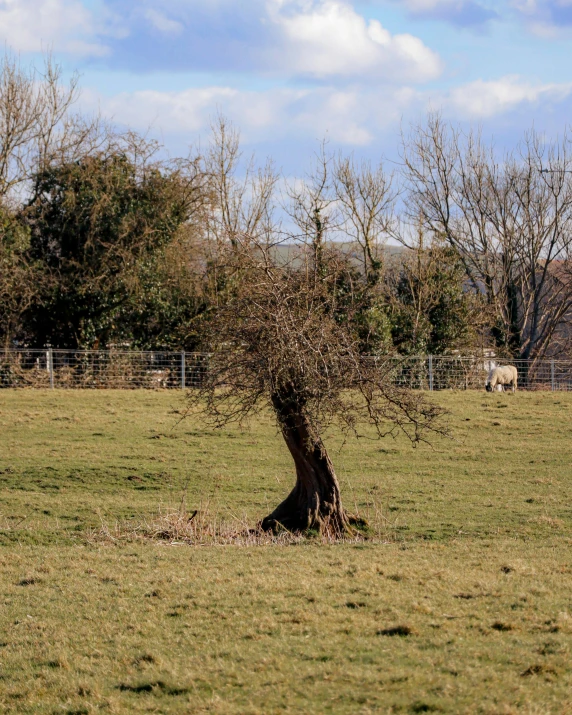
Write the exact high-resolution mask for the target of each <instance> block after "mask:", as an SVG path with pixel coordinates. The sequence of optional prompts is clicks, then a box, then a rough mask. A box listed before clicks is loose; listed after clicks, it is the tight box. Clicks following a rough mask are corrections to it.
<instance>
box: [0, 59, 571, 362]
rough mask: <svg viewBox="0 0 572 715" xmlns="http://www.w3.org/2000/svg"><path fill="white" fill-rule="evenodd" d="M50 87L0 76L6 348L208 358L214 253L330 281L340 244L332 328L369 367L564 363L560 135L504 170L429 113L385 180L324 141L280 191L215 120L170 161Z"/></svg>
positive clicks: (44, 76) (476, 141)
mask: <svg viewBox="0 0 572 715" xmlns="http://www.w3.org/2000/svg"><path fill="white" fill-rule="evenodd" d="M61 80H62V73H61V70H60V68H59V67H58V66H57V65H56V64H54V62H53V61H52V60H51V58H49V57H48V58H47V59H46V62H45V65H44V67H43V68H42V70H41V71H40V70H36V69H34V68H26V67H24V66H22V65H21V64H20V63H19V61H18V60H16V59H15V58H14V57H11V56H10V55H7V56H5V57H4V59H3V61H2V63H1V65H0V300H1V304H0V340H1V341H2V345H3V346H4V347H5V348H9V347H13V346H27V347H33V348H43V347H46V346H52V347H57V348H109V347H114V346H115V347H119V346H121V347H130V348H137V349H153V350H155V349H169V350H171V349H172V350H181V349H184V350H197V349H201V347H202V345H201V335H202V333H203V331H202V326H204V324H205V321H209V320H210V318H211V316H212V315H213V312H214V311H216V309H217V308H218V307H220V306H221V305H223V304H225V302H226V301H227V300H228V298H229V296H232V294H233V291H234V290H235V287H236V286H235V285H234V283H233V281H235V280H237V278H236V276H234V275H233V274H232V272H229V270H227V268H226V266H225V262H224V260H222V259H221V256H222V255H227V253H226V249H227V248H228V247H231V249H232V250H234V251H235V252H240V251H241V247H243V246H244V241H250V242H254V243H255V244H257V245H260V246H263V245H264V246H265V247H266V248H267V249H270V250H269V251H267V250H265V251H264V255H265V256H268V255H271V256H272V257H273V260H275V261H282V262H286V264H287V263H288V262H292V264H293V265H294V264H295V262H296V260H298V259H297V257H296V255H297V250H298V249H297V247H300V246H305V247H306V248H307V249H308V250H309V251H310V254H311V255H312V265H313V270H316V271H318V272H319V271H323V272H324V275H325V274H326V273H327V271H328V261H329V260H330V259H329V256H330V254H331V251H330V249H331V247H332V246H334V247H336V246H337V247H338V248H339V249H340V250H338V251H337V253H338V254H340V253H341V254H342V255H343V256H344V257H345V260H346V261H347V263H348V268H349V269H348V270H345V271H344V272H343V280H342V279H340V281H338V282H336V281H334V282H333V283H332V282H329V283H328V284H329V285H330V284H331V285H333V286H334V287H333V288H332V290H335V291H336V296H337V299H336V301H337V302H336V305H337V306H338V307H337V309H336V310H337V319H338V320H340V321H344V320H346V321H347V320H351V321H352V325H353V329H354V330H355V334H356V336H357V339H358V340H359V341H360V344H361V349H362V352H364V353H366V354H387V353H392V352H398V353H401V354H419V353H434V354H439V353H446V352H451V351H461V352H471V351H474V350H475V349H481V348H494V349H495V350H496V351H497V352H500V353H503V352H504V353H507V354H509V355H512V356H514V357H525V358H529V357H536V356H541V355H544V354H545V353H546V352H547V351H549V350H550V351H552V352H553V353H554V354H556V353H557V352H562V351H566V350H567V349H568V342H567V340H568V338H567V330H566V326H567V321H568V313H569V311H570V307H571V305H572V281H571V280H569V268H570V263H569V261H568V259H569V250H570V245H571V242H572V230H571V229H572V182H571V180H570V177H571V175H570V171H572V166H571V165H570V159H569V143H568V139H567V137H566V136H565V137H564V138H563V139H562V140H561V141H560V143H559V144H558V145H557V146H552V145H548V144H546V143H545V142H542V141H540V139H539V137H538V136H536V135H535V134H530V135H527V136H526V137H525V138H524V140H523V143H522V144H521V146H520V147H519V149H518V151H517V152H515V153H514V154H511V155H506V156H503V157H502V158H501V159H498V158H497V156H496V155H495V153H494V151H493V148H492V147H491V146H488V145H486V144H485V143H484V142H483V140H482V139H481V137H480V136H478V135H477V134H470V135H468V136H465V135H463V134H461V133H460V132H459V131H457V130H456V129H454V128H450V127H447V126H446V125H445V124H444V123H443V121H442V120H441V119H440V118H439V117H430V118H429V119H428V121H427V123H426V124H425V125H424V126H419V127H416V128H413V129H412V130H411V133H410V135H409V136H408V137H406V138H405V139H404V142H403V147H402V166H401V167H400V171H399V172H398V173H397V174H391V173H389V172H387V171H386V169H385V167H384V166H383V165H382V164H379V165H378V166H376V167H374V166H372V165H371V164H369V163H367V162H357V161H356V160H354V159H353V158H352V157H344V156H341V155H335V154H333V153H330V152H329V148H328V147H327V145H322V146H321V148H320V149H319V151H318V152H317V154H316V156H315V157H314V159H313V163H312V168H311V170H310V172H309V173H308V175H306V176H305V178H304V180H299V181H294V182H288V181H287V180H285V179H284V178H283V177H281V176H280V174H279V173H278V172H277V171H276V170H275V169H274V167H273V165H272V164H271V163H267V164H266V165H264V166H262V167H257V166H256V165H255V164H254V163H253V162H246V161H245V160H244V157H243V156H242V154H241V150H240V145H239V137H238V134H237V132H236V131H235V130H234V129H233V128H232V126H230V125H229V124H228V123H227V122H226V121H225V120H224V119H223V118H218V119H217V120H216V122H215V123H214V125H213V128H212V133H211V136H210V140H209V142H208V144H207V145H206V148H205V150H204V151H201V152H199V151H191V152H190V153H189V155H188V156H186V157H182V158H177V159H166V158H165V156H166V151H165V149H164V147H162V146H161V145H160V144H158V143H157V142H155V141H153V140H150V139H148V138H147V137H144V136H139V135H137V134H136V133H133V132H120V131H119V130H118V129H116V128H115V127H113V126H111V125H109V124H108V123H106V122H104V121H102V120H101V118H99V117H86V116H84V115H81V114H78V113H76V112H75V111H74V106H75V102H76V99H77V96H78V84H77V78H73V79H72V81H71V83H70V84H69V85H68V86H67V87H63V85H62V82H61ZM388 241H389V243H390V244H391V245H394V246H402V247H403V249H402V250H401V251H396V250H393V251H390V250H388V249H387V244H388ZM222 247H224V249H225V250H224V251H221V248H222ZM340 275H342V274H340ZM356 295H359V298H360V299H359V301H358V302H356V301H355V300H353V299H352V300H350V298H349V297H348V296H356ZM350 303H351V305H352V306H355V305H357V304H358V303H359V306H360V309H359V311H357V312H356V310H353V309H352V310H351V311H350V310H347V311H345V312H344V305H346V304H347V305H350Z"/></svg>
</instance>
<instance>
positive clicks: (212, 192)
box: [204, 115, 278, 249]
mask: <svg viewBox="0 0 572 715" xmlns="http://www.w3.org/2000/svg"><path fill="white" fill-rule="evenodd" d="M204 172H205V176H206V178H207V182H208V188H209V197H210V202H211V212H210V216H209V220H208V223H207V234H208V237H209V238H210V239H214V242H215V243H217V244H218V243H221V242H222V243H225V242H227V241H229V242H230V243H231V245H232V246H234V248H235V249H236V248H238V241H239V237H240V236H244V235H248V236H252V237H253V238H255V239H256V240H261V239H262V237H263V236H264V235H267V234H268V232H269V230H270V228H271V227H272V226H273V217H272V208H273V203H272V197H273V195H274V191H275V187H276V183H277V181H278V176H277V174H276V172H275V171H274V167H273V165H272V162H270V161H269V162H267V163H266V165H265V166H264V167H263V168H259V169H257V168H255V166H254V158H251V159H250V160H249V161H247V162H246V163H245V164H244V165H243V164H242V152H241V149H240V133H239V132H238V130H237V129H235V127H234V126H233V125H232V124H231V123H230V122H229V121H228V120H227V119H226V118H225V117H223V116H221V115H219V116H218V117H217V119H216V121H215V122H213V124H212V127H211V141H210V144H209V147H208V150H207V151H206V154H205V157H204ZM241 174H242V175H241Z"/></svg>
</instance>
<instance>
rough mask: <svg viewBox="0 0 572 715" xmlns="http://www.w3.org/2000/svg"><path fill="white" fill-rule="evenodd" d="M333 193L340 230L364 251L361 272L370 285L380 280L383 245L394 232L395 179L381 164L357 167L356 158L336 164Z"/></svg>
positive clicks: (362, 252) (345, 159) (348, 158)
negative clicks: (339, 219) (373, 166)
mask: <svg viewBox="0 0 572 715" xmlns="http://www.w3.org/2000/svg"><path fill="white" fill-rule="evenodd" d="M333 184H334V191H335V197H336V200H337V202H338V206H339V211H340V214H341V218H342V221H341V230H342V232H343V233H344V234H345V235H346V236H347V237H348V238H349V239H350V240H351V241H354V242H355V243H357V244H358V245H359V246H360V248H361V254H362V255H361V263H362V271H363V275H364V276H365V278H366V280H367V281H368V283H369V284H370V285H375V284H376V283H378V281H379V280H380V278H381V274H382V264H383V255H382V251H383V245H384V244H385V242H386V241H387V239H388V238H389V237H390V236H392V235H393V234H394V231H395V216H394V211H395V201H396V198H397V191H396V190H395V188H394V177H393V175H391V174H387V173H386V172H385V170H384V168H383V165H382V164H381V163H380V164H379V165H378V166H377V167H375V168H372V166H371V164H370V163H369V162H365V161H364V162H362V163H361V164H358V163H357V162H356V161H355V160H354V159H353V157H342V156H340V157H339V158H338V159H337V160H336V162H335V168H334V179H333Z"/></svg>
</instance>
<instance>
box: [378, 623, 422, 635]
mask: <svg viewBox="0 0 572 715" xmlns="http://www.w3.org/2000/svg"><path fill="white" fill-rule="evenodd" d="M414 633H415V631H414V629H413V628H411V626H407V625H399V626H391V627H390V628H382V629H381V630H379V631H378V632H377V634H378V635H379V636H411V635H413V634H414Z"/></svg>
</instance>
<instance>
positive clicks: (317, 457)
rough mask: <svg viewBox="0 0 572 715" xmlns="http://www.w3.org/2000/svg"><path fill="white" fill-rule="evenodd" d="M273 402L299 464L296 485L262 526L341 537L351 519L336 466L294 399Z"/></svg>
mask: <svg viewBox="0 0 572 715" xmlns="http://www.w3.org/2000/svg"><path fill="white" fill-rule="evenodd" d="M272 404H273V407H274V409H275V411H276V414H277V416H278V420H279V422H280V426H281V429H282V435H283V437H284V440H285V442H286V444H287V446H288V449H289V450H290V454H291V455H292V458H293V459H294V464H295V465H296V485H295V486H294V489H293V490H292V491H291V492H290V494H289V495H288V496H287V497H286V499H285V500H284V501H283V502H282V503H281V504H279V505H278V506H277V507H276V509H274V511H273V512H272V513H271V514H269V515H268V516H267V517H266V518H265V519H263V520H262V523H261V527H262V529H264V530H265V531H271V530H272V531H275V530H277V529H279V528H280V526H282V527H284V528H286V529H288V530H289V531H295V532H296V531H306V530H307V529H317V530H319V531H320V532H330V533H331V534H333V535H335V536H341V535H342V534H344V533H346V532H348V531H349V530H350V520H349V517H348V515H347V513H346V512H345V510H344V508H343V506H342V500H341V497H340V486H339V484H338V479H337V477H336V473H335V471H334V465H333V464H332V462H331V460H330V458H329V456H328V453H327V452H326V449H325V447H324V444H323V442H322V440H321V439H320V436H319V434H318V433H317V432H316V430H315V429H314V427H313V426H312V424H311V422H310V420H309V419H308V417H307V415H306V414H305V413H304V409H303V407H302V406H300V405H298V404H296V401H295V399H292V398H290V399H289V398H284V397H283V396H282V395H280V394H274V395H273V396H272Z"/></svg>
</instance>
